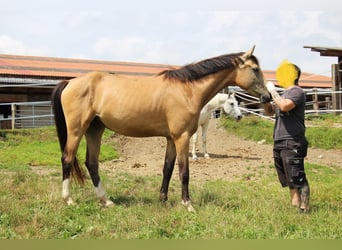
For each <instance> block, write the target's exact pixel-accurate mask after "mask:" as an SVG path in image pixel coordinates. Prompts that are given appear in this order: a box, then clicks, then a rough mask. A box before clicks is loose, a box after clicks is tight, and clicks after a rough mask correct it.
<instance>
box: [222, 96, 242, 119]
mask: <svg viewBox="0 0 342 250" xmlns="http://www.w3.org/2000/svg"><path fill="white" fill-rule="evenodd" d="M223 109H224V112H226V113H227V114H228V115H231V116H233V117H234V118H235V120H237V121H239V120H241V118H242V113H241V111H240V109H239V105H238V102H237V100H236V98H235V95H234V93H231V94H228V97H227V99H226V101H225V102H224V104H223Z"/></svg>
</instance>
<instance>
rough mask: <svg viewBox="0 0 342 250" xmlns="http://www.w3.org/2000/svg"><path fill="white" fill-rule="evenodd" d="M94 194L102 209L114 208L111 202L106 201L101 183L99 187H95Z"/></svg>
mask: <svg viewBox="0 0 342 250" xmlns="http://www.w3.org/2000/svg"><path fill="white" fill-rule="evenodd" d="M95 193H96V196H97V197H98V198H99V199H100V202H101V204H102V205H103V206H104V207H113V206H114V203H113V202H112V201H111V200H109V199H107V194H106V191H105V190H104V189H103V187H102V184H101V182H99V185H98V186H97V187H95Z"/></svg>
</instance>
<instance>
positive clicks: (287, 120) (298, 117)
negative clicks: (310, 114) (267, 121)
mask: <svg viewBox="0 0 342 250" xmlns="http://www.w3.org/2000/svg"><path fill="white" fill-rule="evenodd" d="M282 97H283V98H285V99H290V100H292V101H293V103H294V104H295V105H296V106H295V107H294V108H293V109H292V110H290V111H288V112H282V111H280V110H279V109H278V108H277V109H276V123H275V126H274V133H273V139H274V141H281V140H289V139H293V140H301V139H305V123H304V119H305V101H306V99H305V93H304V91H303V90H302V89H301V88H300V87H298V86H293V87H291V88H290V89H288V90H285V92H284V93H283V94H282Z"/></svg>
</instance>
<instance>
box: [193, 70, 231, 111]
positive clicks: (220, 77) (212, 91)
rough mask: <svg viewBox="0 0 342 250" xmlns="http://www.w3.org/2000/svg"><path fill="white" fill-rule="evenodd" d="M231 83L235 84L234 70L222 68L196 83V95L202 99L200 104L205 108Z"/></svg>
mask: <svg viewBox="0 0 342 250" xmlns="http://www.w3.org/2000/svg"><path fill="white" fill-rule="evenodd" d="M231 71H232V70H231ZM230 85H234V77H233V74H232V72H227V70H222V71H220V72H217V73H215V74H212V75H210V76H208V77H206V78H205V79H202V80H201V82H200V83H198V84H196V83H195V84H194V85H193V86H194V88H195V89H196V91H197V93H196V95H197V96H200V99H201V101H202V102H201V103H200V105H201V106H202V107H201V108H203V107H204V105H205V104H206V103H208V102H209V101H210V100H211V99H212V98H213V97H214V96H215V95H216V94H217V93H218V92H219V91H220V90H222V89H223V88H225V87H227V86H230Z"/></svg>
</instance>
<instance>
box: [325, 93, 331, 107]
mask: <svg viewBox="0 0 342 250" xmlns="http://www.w3.org/2000/svg"><path fill="white" fill-rule="evenodd" d="M325 108H326V109H327V110H330V109H331V102H330V97H329V96H327V97H325Z"/></svg>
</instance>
